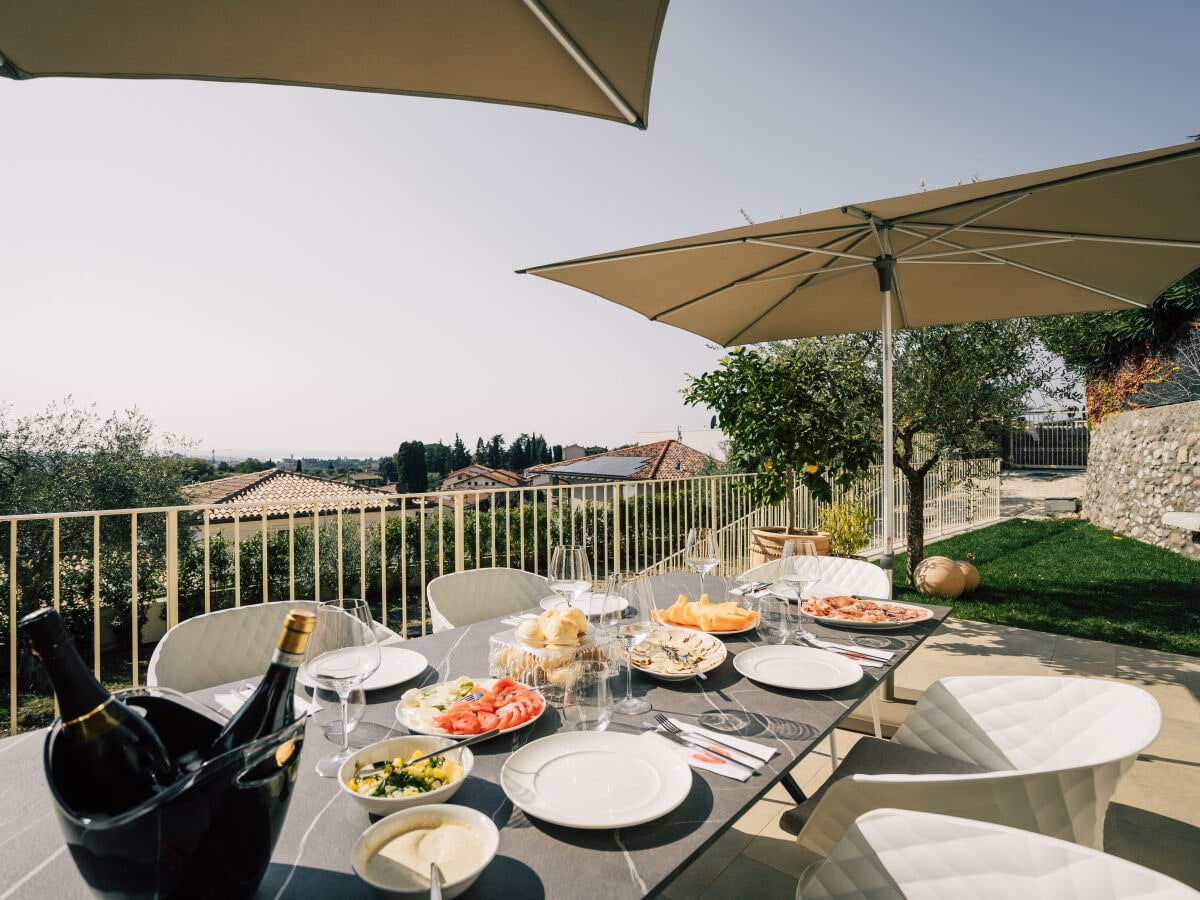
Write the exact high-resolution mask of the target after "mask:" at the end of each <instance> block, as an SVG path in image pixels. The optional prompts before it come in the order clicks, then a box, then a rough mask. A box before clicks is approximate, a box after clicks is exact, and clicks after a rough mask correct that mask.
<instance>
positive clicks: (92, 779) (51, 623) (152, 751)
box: [18, 607, 177, 818]
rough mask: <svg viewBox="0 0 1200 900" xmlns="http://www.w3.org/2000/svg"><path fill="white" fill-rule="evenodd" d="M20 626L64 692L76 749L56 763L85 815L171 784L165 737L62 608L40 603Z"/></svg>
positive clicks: (120, 808) (122, 806) (65, 721)
mask: <svg viewBox="0 0 1200 900" xmlns="http://www.w3.org/2000/svg"><path fill="white" fill-rule="evenodd" d="M18 627H19V628H20V631H21V634H22V635H23V636H24V638H25V640H26V641H28V643H29V647H30V649H31V651H32V652H33V654H34V656H36V657H37V658H38V659H40V660H41V661H42V665H43V666H44V667H45V670H46V674H47V675H49V676H50V681H51V683H52V684H53V685H54V694H55V696H56V697H58V706H59V711H60V714H61V719H62V725H61V734H60V737H61V738H64V739H65V740H66V741H67V742H68V749H69V753H67V754H61V753H60V754H58V758H59V759H62V760H65V762H64V763H63V764H62V765H61V766H58V767H57V768H56V769H55V771H54V781H55V788H56V789H57V790H58V793H59V796H60V797H62V799H63V801H64V802H66V803H67V804H68V805H69V806H70V807H71V808H72V809H73V811H74V812H75V813H77V814H78V815H80V816H83V817H85V818H94V817H99V816H113V815H116V814H117V813H120V812H124V811H125V810H127V809H132V808H133V807H135V806H137V805H138V804H139V803H142V802H143V801H145V800H147V799H149V798H150V797H152V796H154V794H156V793H158V792H159V791H161V790H163V789H164V788H166V787H168V786H169V785H170V784H171V782H173V781H174V780H175V777H176V775H177V770H176V767H175V765H174V763H173V762H172V760H171V756H170V754H169V753H168V752H167V748H166V747H165V746H164V744H163V742H162V739H161V738H160V737H159V735H158V733H157V732H156V731H155V730H154V728H153V726H152V725H151V724H150V723H149V722H147V721H146V720H145V719H144V718H143V717H142V716H141V715H139V714H138V713H137V712H136V711H135V710H133V709H131V708H130V707H128V706H126V705H125V704H124V703H122V702H121V701H120V700H118V699H117V698H116V697H114V696H113V695H112V693H111V692H110V691H109V690H108V688H106V687H105V686H104V685H102V684H101V683H100V682H99V681H97V680H96V678H95V677H94V676H93V675H92V673H91V670H90V669H88V667H87V664H86V663H84V661H83V659H82V657H80V655H79V651H78V650H77V649H76V648H75V643H74V641H72V640H71V635H70V633H69V632H68V631H67V626H66V624H65V623H64V622H63V620H62V617H61V616H59V614H58V612H57V610H55V609H53V608H50V607H46V608H44V609H39V610H38V611H36V612H33V613H30V614H29V615H27V616H25V617H24V618H23V619H21V620H20V622H19V623H18Z"/></svg>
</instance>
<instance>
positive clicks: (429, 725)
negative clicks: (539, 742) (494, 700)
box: [396, 678, 549, 737]
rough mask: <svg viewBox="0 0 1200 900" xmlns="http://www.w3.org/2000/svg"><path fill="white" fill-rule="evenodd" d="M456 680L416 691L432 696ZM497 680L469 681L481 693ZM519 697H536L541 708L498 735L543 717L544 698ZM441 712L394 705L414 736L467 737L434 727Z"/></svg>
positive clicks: (475, 679) (401, 703) (419, 707)
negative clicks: (434, 721) (435, 720)
mask: <svg viewBox="0 0 1200 900" xmlns="http://www.w3.org/2000/svg"><path fill="white" fill-rule="evenodd" d="M456 680H457V679H455V680H454V681H439V682H438V683H437V684H431V685H426V686H424V687H421V688H418V689H417V690H420V691H422V692H427V693H430V694H433V693H434V692H436V691H438V690H439V689H442V688H446V687H447V686H449V685H452V684H454V683H455V681H456ZM499 680H500V679H499V678H471V679H470V681H471V682H472V684H473V685H474V686H475V689H477V690H483V691H486V690H489V689H490V688H491V687H492V685H494V684H495V683H496V682H497V681H499ZM525 686H526V685H522V687H525ZM521 696H529V697H536V698H537V699H538V700H539V701H541V708H540V709H539V710H538V711H537V713H536V714H535V715H533V716H531V717H530V718H528V719H526V720H525V721H524V722H520V723H518V724H516V725H513V726H511V727H509V728H501V729H500V732H499V733H500V734H508V733H509V732H511V731H519V730H520V729H522V728H527V727H528V726H530V725H532V724H533V723H534V722H536V721H537V720H538V719H540V718H541V717H542V716H543V715H545V713H546V707H547V706H548V705H549V704H547V703H546V700H545V698H544V697H542V696H541V695H540V694H538V693H536V692H530V693H529V694H527V695H521ZM443 712H445V710H442V709H437V708H434V707H426V706H410V705H409V704H408V703H407V702H405V701H404V700H401V701H400V702H399V703H397V704H396V720H397V721H398V722H399V723H400V724H401V725H403V726H404V727H405V728H407V729H408V730H409V731H411V732H413V733H414V734H436V735H444V736H447V737H467V736H468V735H464V734H460V733H458V732H453V731H447V730H446V729H445V728H442V727H441V726H439V725H435V724H434V723H433V721H432V718H433V716H437V715H441V714H442V713H443Z"/></svg>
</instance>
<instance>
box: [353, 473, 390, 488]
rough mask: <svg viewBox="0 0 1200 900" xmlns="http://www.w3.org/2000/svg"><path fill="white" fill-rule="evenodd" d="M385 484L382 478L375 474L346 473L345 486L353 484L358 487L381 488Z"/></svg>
mask: <svg viewBox="0 0 1200 900" xmlns="http://www.w3.org/2000/svg"><path fill="white" fill-rule="evenodd" d="M385 483H386V482H384V479H383V476H382V475H380V474H379V473H377V472H348V473H346V484H353V485H357V486H358V487H383V486H384V484H385Z"/></svg>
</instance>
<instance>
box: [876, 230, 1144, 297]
mask: <svg viewBox="0 0 1200 900" xmlns="http://www.w3.org/2000/svg"><path fill="white" fill-rule="evenodd" d="M896 230H897V231H899V232H901V233H902V234H911V232H910V231H909V230H907V229H904V228H897V229H896ZM914 236H916V237H919V236H920V232H917V234H916V235H914ZM939 240H940V242H941V243H944V244H948V245H949V246H951V247H958V248H959V249H961V250H969V251H970V248H968V247H962V246H961V245H956V244H955V243H954V242H953V241H949V240H946V239H945V238H940V239H939ZM970 252H973V253H977V254H978V255H979V256H982V257H983V258H984V259H987V260H991V261H992V263H998V264H1000V265H1004V266H1012V267H1013V268H1014V269H1021V270H1022V271H1024V272H1031V273H1033V274H1034V275H1040V276H1041V277H1042V278H1048V279H1050V280H1051V281H1058V282H1061V283H1062V284H1069V285H1070V286H1071V287H1077V288H1080V289H1082V290H1085V291H1091V292H1092V293H1094V294H1099V295H1100V296H1102V297H1109V298H1111V299H1113V300H1117V301H1119V302H1121V303H1127V304H1129V305H1130V306H1136V307H1137V308H1138V309H1146V308H1147V307H1148V306H1149V304H1148V303H1142V302H1141V301H1140V300H1134V299H1133V298H1132V297H1126V296H1123V295H1122V294H1114V293H1113V292H1112V291H1106V290H1105V289H1104V288H1100V287H1096V286H1095V285H1093V284H1087V283H1086V282H1083V281H1076V280H1075V279H1073V278H1067V277H1066V276H1063V275H1055V274H1054V273H1053V272H1047V271H1046V270H1045V269H1039V268H1037V267H1036V266H1030V265H1026V264H1025V263H1020V262H1017V261H1016V260H1012V259H1005V258H1004V257H1003V256H993V255H992V254H990V253H988V252H986V251H985V250H973V251H970ZM897 262H904V263H907V262H908V260H906V259H900V260H897Z"/></svg>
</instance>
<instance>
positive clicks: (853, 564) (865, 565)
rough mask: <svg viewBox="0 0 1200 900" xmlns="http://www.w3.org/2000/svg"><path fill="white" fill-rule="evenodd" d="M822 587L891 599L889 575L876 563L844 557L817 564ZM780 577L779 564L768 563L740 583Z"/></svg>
mask: <svg viewBox="0 0 1200 900" xmlns="http://www.w3.org/2000/svg"><path fill="white" fill-rule="evenodd" d="M818 565H819V566H820V579H821V583H822V584H828V585H836V586H837V587H838V588H840V589H841V590H844V591H845V592H846V593H847V594H858V595H859V596H862V597H874V598H876V599H877V600H888V599H890V598H891V596H892V583H891V579H890V578H889V577H888V573H887V572H886V571H885V570H883V569H881V568H879V566H877V565H875V564H874V563H870V562H866V561H865V560H861V559H846V558H844V557H841V556H822V557H821V558H820V560H819V562H818ZM778 577H779V560H777V559H775V560H771V561H770V562H765V563H763V564H762V565H761V566H755V567H754V568H753V569H748V570H747V571H745V572H743V573H742V575H741V576H740V578H739V580H740V581H768V582H769V581H775V580H776V579H777V578H778Z"/></svg>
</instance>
